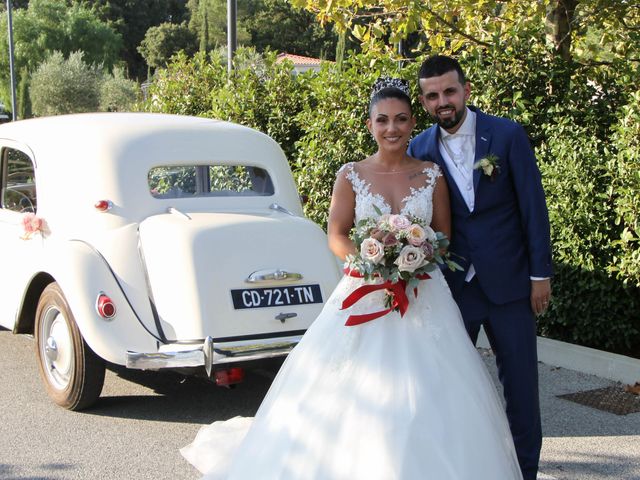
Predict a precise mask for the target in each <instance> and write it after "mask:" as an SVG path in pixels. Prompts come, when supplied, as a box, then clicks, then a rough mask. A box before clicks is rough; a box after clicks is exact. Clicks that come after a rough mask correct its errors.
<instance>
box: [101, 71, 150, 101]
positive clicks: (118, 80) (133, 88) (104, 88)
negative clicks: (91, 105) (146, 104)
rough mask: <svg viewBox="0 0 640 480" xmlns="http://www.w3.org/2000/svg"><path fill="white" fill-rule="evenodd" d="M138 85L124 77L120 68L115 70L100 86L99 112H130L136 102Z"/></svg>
mask: <svg viewBox="0 0 640 480" xmlns="http://www.w3.org/2000/svg"><path fill="white" fill-rule="evenodd" d="M139 92H140V87H139V85H138V84H137V83H136V82H134V81H133V80H129V79H127V78H125V76H124V70H123V69H122V68H115V69H114V70H113V74H112V75H107V76H105V78H104V80H103V81H102V84H101V85H100V110H101V111H103V112H128V111H131V109H132V108H133V106H134V104H135V103H136V101H137V100H138V97H139V95H138V93H139Z"/></svg>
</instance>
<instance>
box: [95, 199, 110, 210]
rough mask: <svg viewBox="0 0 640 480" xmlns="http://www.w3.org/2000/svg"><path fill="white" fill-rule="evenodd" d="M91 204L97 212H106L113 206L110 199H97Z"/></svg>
mask: <svg viewBox="0 0 640 480" xmlns="http://www.w3.org/2000/svg"><path fill="white" fill-rule="evenodd" d="M93 206H94V207H95V209H96V210H98V211H99V212H108V211H109V210H111V208H112V207H113V202H112V201H111V200H98V201H97V202H96V203H95V204H94V205H93Z"/></svg>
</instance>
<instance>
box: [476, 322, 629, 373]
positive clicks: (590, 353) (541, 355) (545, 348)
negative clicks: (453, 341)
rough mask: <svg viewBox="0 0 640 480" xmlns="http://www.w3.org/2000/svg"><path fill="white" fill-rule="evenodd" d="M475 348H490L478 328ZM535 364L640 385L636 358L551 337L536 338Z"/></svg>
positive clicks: (483, 334) (482, 330) (482, 332)
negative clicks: (476, 346) (478, 332)
mask: <svg viewBox="0 0 640 480" xmlns="http://www.w3.org/2000/svg"><path fill="white" fill-rule="evenodd" d="M477 345H478V347H481V348H490V346H489V341H488V340H487V336H486V334H485V333H484V329H480V335H479V336H478V343H477ZM538 361H540V362H542V363H545V364H547V365H551V366H554V367H562V368H567V369H569V370H574V371H576V372H582V373H586V374H589V375H595V376H597V377H600V378H606V379H609V380H613V381H616V382H623V383H628V384H631V385H633V384H634V383H635V382H640V360H639V359H636V358H631V357H626V356H624V355H618V354H617V353H610V352H604V351H602V350H596V349H595V348H589V347H583V346H581V345H574V344H572V343H566V342H561V341H559V340H553V339H551V338H545V337H538Z"/></svg>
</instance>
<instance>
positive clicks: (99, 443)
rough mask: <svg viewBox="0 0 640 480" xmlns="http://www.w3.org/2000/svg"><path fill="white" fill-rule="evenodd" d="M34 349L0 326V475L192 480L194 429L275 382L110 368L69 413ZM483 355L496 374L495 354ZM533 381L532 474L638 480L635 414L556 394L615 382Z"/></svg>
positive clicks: (564, 373) (247, 404)
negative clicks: (189, 448)
mask: <svg viewBox="0 0 640 480" xmlns="http://www.w3.org/2000/svg"><path fill="white" fill-rule="evenodd" d="M33 349H34V343H33V340H32V339H30V338H29V337H26V336H14V335H12V334H11V333H10V332H8V331H6V330H0V351H1V352H2V355H0V371H1V372H2V374H1V376H0V378H1V381H0V412H1V413H0V416H1V418H0V478H2V479H34V480H35V479H47V480H58V479H60V480H62V479H82V480H90V479H106V480H110V479H113V480H116V479H117V480H129V479H131V480H137V479H140V480H144V479H154V480H161V479H174V480H180V479H196V478H198V474H197V472H196V471H195V470H194V469H193V468H192V467H191V466H190V465H189V464H187V463H186V462H185V461H184V460H183V459H182V457H181V456H180V454H179V452H178V449H179V448H180V447H181V446H183V445H185V444H187V443H189V442H190V441H191V439H192V438H193V437H194V435H195V434H196V432H197V430H198V428H199V427H200V426H202V425H205V424H208V423H211V422H213V421H215V420H221V419H228V418H231V417H233V416H236V415H243V416H246V415H249V416H251V415H253V414H254V413H255V411H256V409H257V408H258V405H259V404H260V401H261V400H262V398H263V396H264V394H265V393H266V391H267V389H268V388H269V384H270V382H271V378H272V376H273V371H269V370H265V371H261V372H254V373H250V374H249V375H248V378H247V380H246V381H245V383H243V384H241V385H240V386H238V387H237V388H235V389H232V390H228V389H223V388H218V387H215V386H214V385H212V384H210V383H208V382H206V381H204V380H199V379H194V378H190V377H187V378H185V377H182V376H180V375H176V374H158V373H154V372H131V371H126V370H123V369H113V370H108V371H107V376H106V382H105V387H104V390H103V392H102V397H101V399H100V400H99V403H98V404H97V405H96V406H95V407H94V408H92V409H91V410H89V411H87V412H83V413H74V412H68V411H66V410H63V409H62V408H59V407H57V406H55V405H54V404H53V403H51V402H50V401H49V399H48V397H47V396H46V394H45V393H44V389H43V387H42V385H41V383H40V379H39V377H38V372H37V367H36V362H35V356H34V351H33ZM482 354H483V358H484V359H485V361H486V363H487V365H488V366H489V368H490V370H491V371H494V366H493V363H494V362H493V357H492V356H491V355H490V353H489V352H487V351H482ZM493 373H494V379H495V372H493ZM540 378H541V402H542V421H543V431H544V436H545V437H544V443H543V451H542V462H541V471H542V474H541V475H540V478H541V479H558V480H604V479H607V480H609V479H616V480H631V479H634V480H639V479H640V413H635V414H630V415H626V416H618V415H614V414H611V413H606V412H602V411H599V410H596V409H593V408H590V407H585V406H581V405H578V404H576V403H573V402H569V401H567V400H563V399H559V398H557V395H561V394H565V393H574V392H578V391H583V390H589V389H592V388H600V387H606V386H611V385H614V383H613V382H610V381H608V380H604V379H600V378H597V377H593V376H589V375H584V374H580V373H577V372H573V371H571V370H565V369H557V368H553V367H549V366H547V365H542V364H541V365H540ZM256 480H258V479H256Z"/></svg>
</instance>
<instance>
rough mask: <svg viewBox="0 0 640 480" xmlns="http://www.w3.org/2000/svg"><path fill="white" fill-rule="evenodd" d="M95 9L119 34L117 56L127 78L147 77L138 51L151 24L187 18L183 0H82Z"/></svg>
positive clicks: (139, 78)
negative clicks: (119, 40)
mask: <svg viewBox="0 0 640 480" xmlns="http://www.w3.org/2000/svg"><path fill="white" fill-rule="evenodd" d="M81 1H82V3H84V4H86V5H89V6H91V7H92V8H93V9H95V11H96V14H97V15H98V16H99V18H100V19H101V20H102V21H104V22H106V23H108V24H109V25H111V27H112V28H113V29H114V30H115V31H116V32H118V33H119V34H120V36H121V37H122V44H121V48H120V49H119V57H120V58H121V59H122V60H124V62H125V65H126V71H127V74H128V77H129V78H133V79H138V80H142V79H144V78H146V75H147V66H146V65H145V61H144V59H143V58H142V56H141V54H140V52H139V51H138V46H139V45H140V43H141V42H142V40H143V39H144V37H145V34H146V33H147V30H149V28H150V27H154V26H157V25H160V24H162V23H165V22H171V23H175V24H180V23H182V22H183V21H187V20H188V11H187V9H186V5H185V1H184V0H81Z"/></svg>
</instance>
